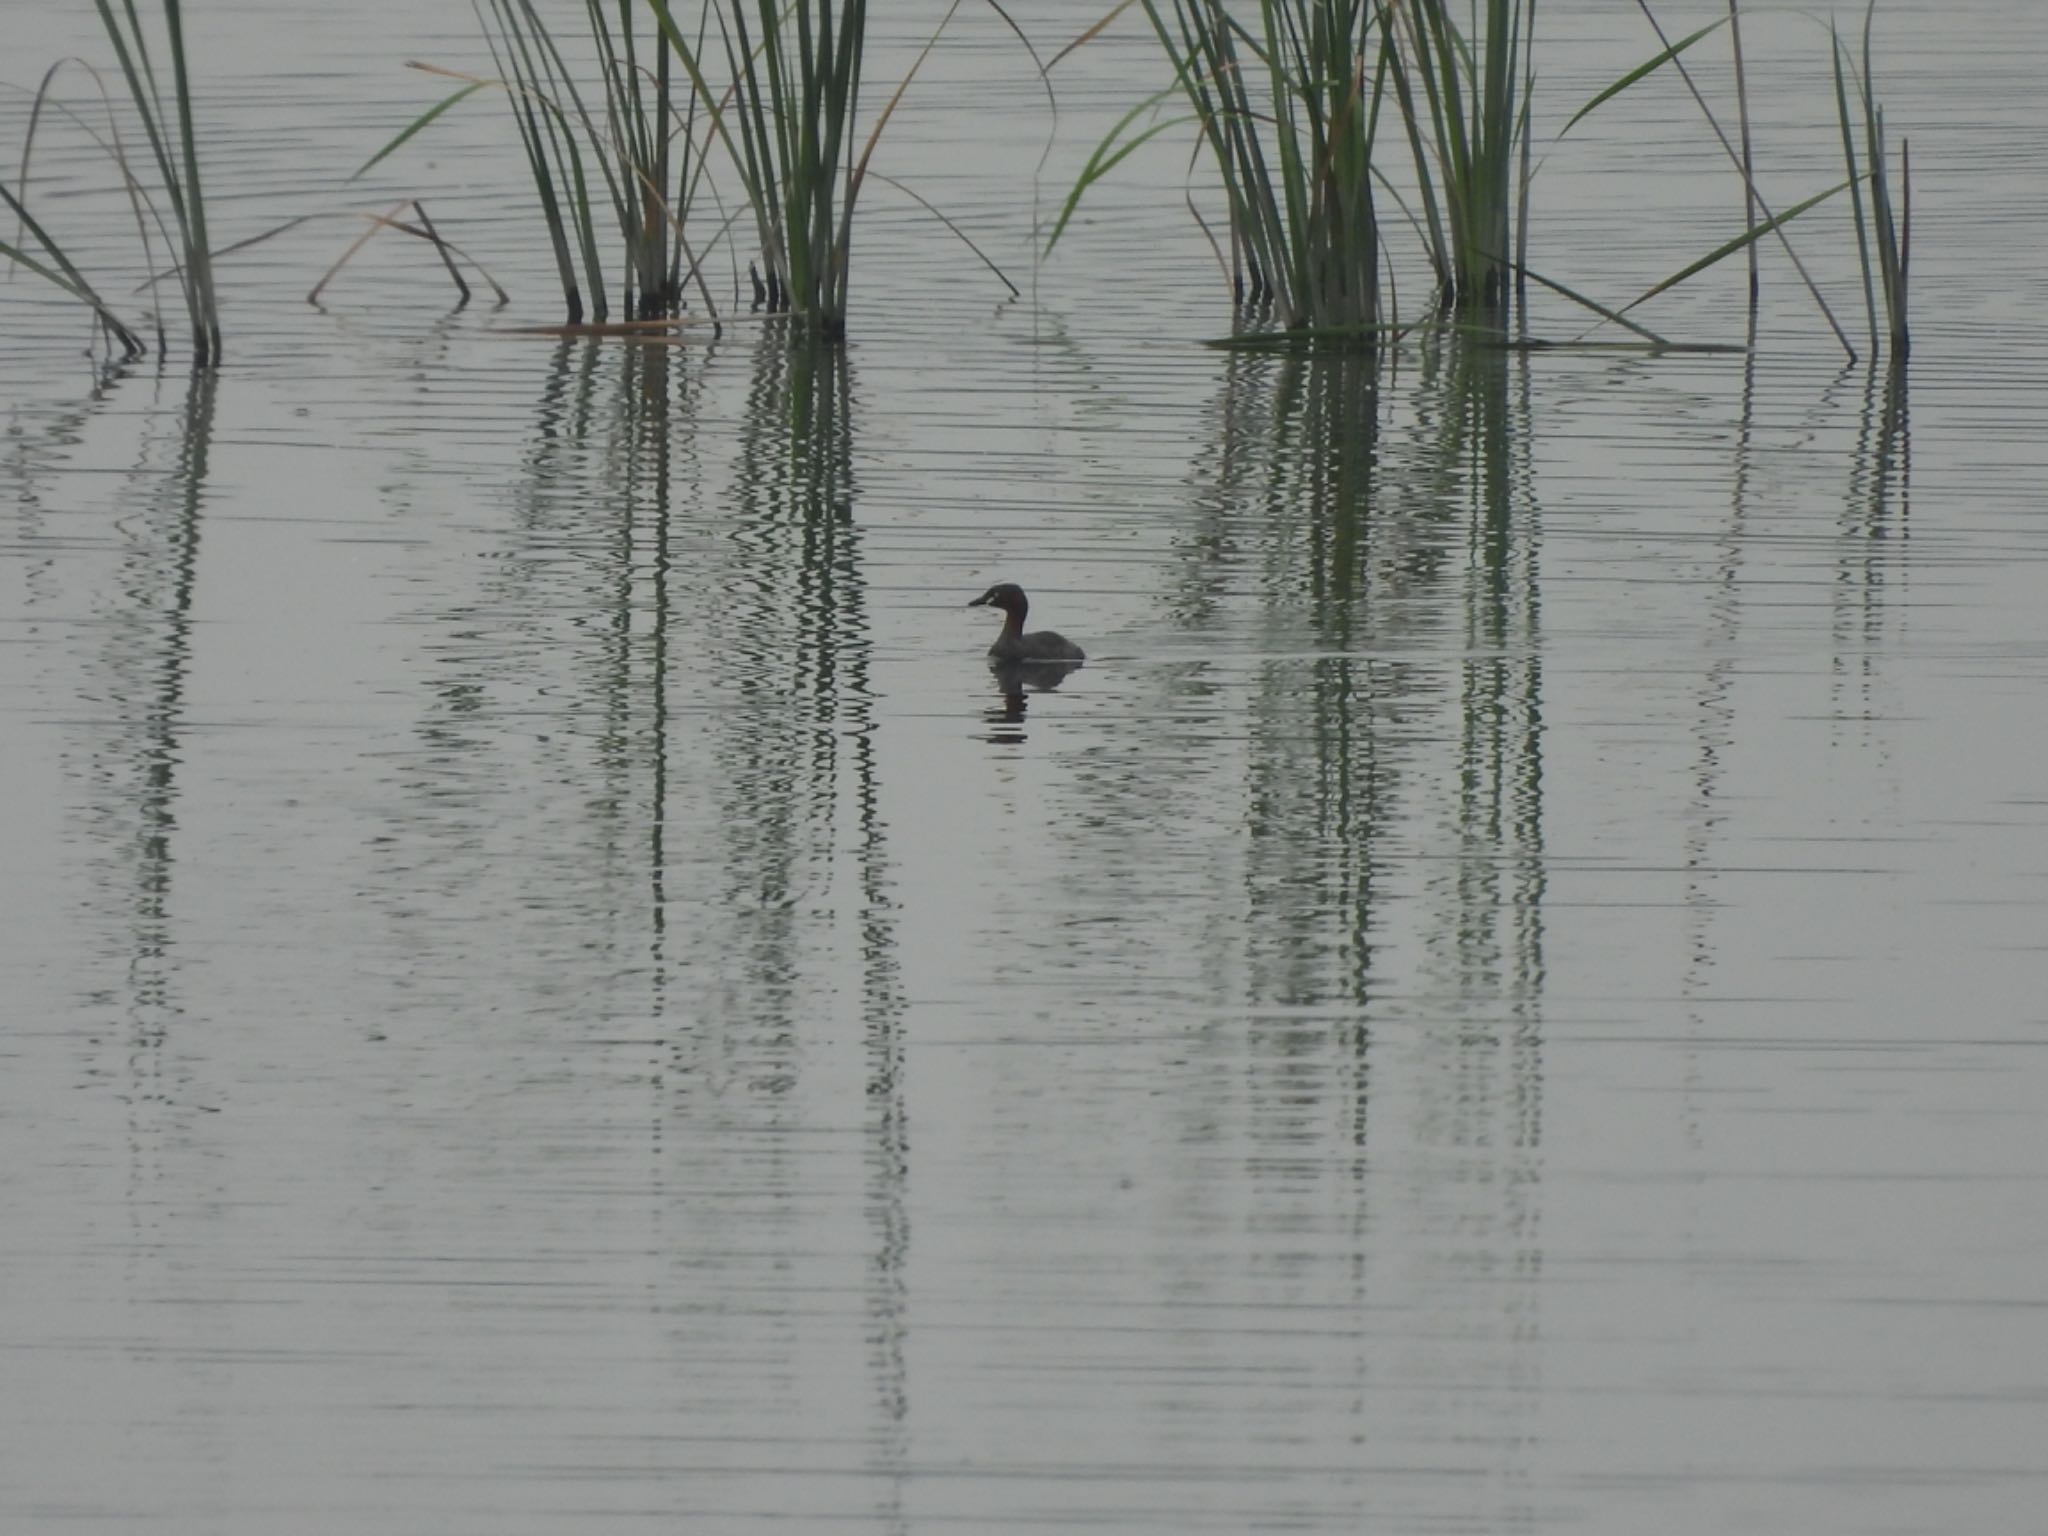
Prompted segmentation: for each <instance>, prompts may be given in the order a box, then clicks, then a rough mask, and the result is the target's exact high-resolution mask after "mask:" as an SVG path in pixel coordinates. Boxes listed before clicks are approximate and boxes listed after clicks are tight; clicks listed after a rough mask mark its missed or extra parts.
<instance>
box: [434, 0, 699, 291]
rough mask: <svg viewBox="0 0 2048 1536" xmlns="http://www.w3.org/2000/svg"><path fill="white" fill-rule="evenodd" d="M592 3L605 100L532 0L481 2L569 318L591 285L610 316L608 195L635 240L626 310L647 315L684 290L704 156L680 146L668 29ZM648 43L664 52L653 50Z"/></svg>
mask: <svg viewBox="0 0 2048 1536" xmlns="http://www.w3.org/2000/svg"><path fill="white" fill-rule="evenodd" d="M472 3H473V4H474V3H476V0H472ZM584 14H585V19H586V21H587V23H588V26H589V29H590V38H591V44H592V47H593V49H594V50H595V52H596V55H597V61H598V67H599V75H600V78H599V81H598V83H597V84H598V92H597V94H598V95H599V98H600V99H599V104H598V106H597V109H596V111H595V112H593V110H592V109H591V107H590V106H589V105H587V104H586V102H585V100H584V92H583V90H582V89H581V88H580V87H579V86H578V84H577V80H576V77H575V74H574V73H573V72H572V71H571V69H570V67H569V65H568V62H567V61H566V60H565V59H564V57H563V55H562V50H561V48H560V47H559V46H558V45H557V44H556V42H555V39H554V35H553V33H552V32H551V31H550V30H549V29H548V25H547V23H546V21H545V20H544V19H543V18H542V17H541V14H540V12H539V10H538V9H537V8H536V7H535V5H534V3H533V0H488V3H487V8H486V6H482V5H480V6H479V7H478V9H477V19H478V21H479V23H480V24H481V25H482V27H483V31H484V38H485V41H486V43H487V44H488V45H489V47H490V50H491V57H492V59H493V61H494V62H495V64H496V67H497V69H498V71H499V74H500V77H501V81H502V83H503V84H504V85H505V87H506V91H507V96H508V99H509V101H510V104H511V108H512V118H513V122H514V124H515V126H516V127H517V130H518V133H519V139H520V144H521V146H522V147H523V148H524V150H525V152H526V163H527V170H528V172H529V174H530V175H531V176H532V178H533V186H534V193H535V196H536V197H537V198H538V200H539V202H540V208H541V217H542V220H543V222H544V224H545V226H546V228H547V234H548V243H549V245H550V246H551V247H552V248H553V250H554V256H555V269H556V272H557V274H558V276H559V277H560V279H561V283H562V299H563V303H564V305H565V306H566V308H567V310H568V315H569V321H570V323H571V324H576V323H579V322H581V321H582V320H583V318H584V313H585V311H584V299H583V293H584V289H585V288H586V287H587V289H588V291H589V295H590V311H589V313H590V317H591V318H592V319H593V320H595V321H597V322H599V323H602V322H604V321H606V320H608V319H609V318H610V317H611V298H610V287H609V285H608V284H607V282H606V280H605V259H604V256H603V255H602V254H601V250H600V241H599V237H598V222H599V219H600V217H601V216H602V213H603V212H604V210H605V207H606V205H609V212H610V215H611V218H612V221H613V222H614V223H615V224H616V226H617V230H618V235H619V238H620V241H621V242H622V246H623V250H624V257H625V260H624V273H623V283H622V287H623V290H624V293H623V307H624V310H625V312H626V313H627V314H628V315H629V316H637V317H639V318H642V319H652V318H655V317H658V316H662V315H669V314H673V313H675V311H676V310H677V309H678V308H679V307H680V305H681V302H682V284H683V267H682V255H683V237H682V226H683V217H684V213H685V212H686V211H687V208H688V206H689V202H690V195H689V194H690V191H691V188H692V187H693V186H694V184H695V181H694V177H695V167H694V163H693V159H694V157H693V156H692V154H691V153H690V146H691V144H692V142H693V141H692V140H691V138H690V135H689V134H688V132H687V131H685V132H684V133H682V134H681V135H680V143H681V146H682V149H681V153H680V154H679V155H677V154H674V153H672V149H671V144H672V140H673V139H675V138H676V137H677V136H676V135H675V133H674V129H673V126H672V125H673V124H674V123H675V122H676V120H677V107H678V101H677V97H678V94H679V93H678V92H677V90H676V89H675V85H674V82H673V81H672V79H671V76H670V59H669V51H668V49H667V48H666V47H664V46H662V42H661V39H660V35H659V32H658V31H657V32H655V33H652V34H649V35H645V36H643V35H642V33H641V31H640V30H639V29H637V28H636V27H635V25H634V15H635V7H634V6H633V5H632V4H631V3H629V0H627V3H620V4H619V5H618V6H617V15H616V18H614V17H613V15H612V14H611V12H610V11H608V9H607V8H606V6H605V5H604V4H602V3H601V0H585V3H584ZM649 43H651V44H652V45H653V52H654V57H653V59H652V60H651V61H645V60H643V58H642V52H643V50H644V49H645V48H646V46H647V45H648V44H649ZM436 110H438V109H436ZM417 126H419V125H418V124H417V123H416V124H415V125H414V127H417ZM412 131H413V130H412V129H410V128H409V129H408V130H407V135H409V134H410V133H411V132H412ZM405 136H406V135H401V138H402V137H405ZM586 150H587V152H586ZM678 162H679V163H678ZM593 166H594V167H595V180H596V182H597V183H598V185H593V175H592V170H591V167H593ZM671 236H673V240H672V239H671ZM579 266H580V268H581V277H580V279H579V276H578V268H579Z"/></svg>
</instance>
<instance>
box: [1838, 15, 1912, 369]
mask: <svg viewBox="0 0 2048 1536" xmlns="http://www.w3.org/2000/svg"><path fill="white" fill-rule="evenodd" d="M1876 10H1877V0H1870V6H1869V9H1867V10H1865V12H1864V13H1863V69H1862V72H1861V73H1860V74H1857V75H1856V95H1857V104H1858V105H1859V106H1860V107H1861V109H1862V113H1861V115H1862V118H1863V132H1864V144H1865V160H1866V164H1867V166H1868V173H1867V175H1866V173H1865V172H1864V171H1863V170H1862V169H1859V167H1858V165H1857V161H1856V135H1855V132H1854V131H1853V130H1852V129H1851V127H1850V118H1849V93H1848V88H1847V86H1846V84H1845V83H1844V80H1843V73H1842V60H1843V56H1844V54H1845V53H1846V52H1847V51H1848V45H1847V44H1846V43H1844V42H1843V41H1842V39H1841V37H1840V36H1839V35H1837V34H1836V32H1835V29H1834V24H1833V22H1832V21H1831V22H1830V23H1829V24H1828V35H1829V39H1830V41H1831V42H1832V44H1833V54H1834V65H1835V111H1836V115H1837V117H1838V118H1839V119H1840V122H1841V128H1842V158H1843V160H1844V162H1845V163H1846V164H1847V166H1848V168H1849V197H1850V208H1851V210H1852V211H1853V214H1854V218H1855V223H1856V253H1857V256H1858V258H1859V260H1860V263H1861V266H1862V272H1863V307H1864V311H1865V313H1866V315H1867V316H1868V319H1869V323H1870V347H1871V351H1872V352H1875V351H1876V350H1877V349H1878V345H1879V341H1878V322H1877V303H1876V300H1875V297H1874V295H1873V293H1872V285H1871V281H1870V271H1871V261H1870V254H1871V247H1872V245H1873V244H1874V245H1875V246H1876V248H1877V273H1878V279H1879V283H1880V284H1881V286H1882V288H1883V292H1884V320H1885V336H1886V338H1887V339H1888V340H1889V341H1890V344H1891V350H1892V360H1893V361H1894V362H1901V363H1902V362H1904V361H1905V360H1906V358H1907V356H1908V354H1909V353H1910V352H1911V350H1912V340H1911V335H1910V332H1909V330H1908V328H1907V324H1906V275H1907V264H1908V261H1909V259H1910V257H1911V255H1912V244H1913V182H1912V159H1911V157H1910V154H1909V152H1908V149H1907V146H1906V145H1905V143H1903V142H1901V144H1900V146H1899V196H1900V204H1901V207H1900V210H1899V212H1898V213H1897V214H1894V212H1893V209H1892V198H1891V171H1890V165H1889V157H1888V156H1887V154H1886V150H1885V135H1884V108H1883V107H1880V106H1879V105H1877V101H1876V97H1875V93H1874V89H1873V85H1872V81H1873V79H1874V77H1873V75H1872V73H1871V65H1870V30H1871V22H1872V20H1873V18H1874V16H1875V13H1876ZM1850 69H1851V71H1852V72H1853V71H1854V69H1855V65H1854V63H1853V62H1852V63H1851V65H1850ZM1866 181H1867V182H1868V184H1869V188H1870V216H1869V221H1868V224H1866V222H1865V218H1864V207H1863V185H1864V183H1865V182H1866Z"/></svg>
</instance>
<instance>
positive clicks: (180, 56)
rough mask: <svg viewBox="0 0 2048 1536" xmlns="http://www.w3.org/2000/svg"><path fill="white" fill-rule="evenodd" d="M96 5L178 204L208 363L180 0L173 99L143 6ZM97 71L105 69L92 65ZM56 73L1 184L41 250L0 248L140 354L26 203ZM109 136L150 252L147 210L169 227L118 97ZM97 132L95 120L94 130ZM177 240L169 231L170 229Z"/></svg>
mask: <svg viewBox="0 0 2048 1536" xmlns="http://www.w3.org/2000/svg"><path fill="white" fill-rule="evenodd" d="M94 3H95V5H96V6H97V7H98V10H99V16H100V23H101V25H102V26H103V27H104V28H105V29H106V33H107V40H108V41H109V42H110V43H112V44H113V47H114V56H115V58H116V59H118V60H119V61H120V65H121V75H122V79H123V81H124V82H125V83H126V85H127V87H128V96H129V99H130V101H131V102H132V104H133V105H134V108H135V113H136V117H137V118H138V119H139V120H140V122H141V124H142V128H143V132H144V134H145V135H146V136H147V138H148V140H149V148H150V154H151V156H152V157H153V158H154V159H155V161H156V168H157V177H158V181H159V183H160V185H161V186H162V189H163V193H164V197H165V199H166V200H167V201H168V202H169V203H170V205H171V214H172V220H173V222H174V224H175V225H176V228H177V235H176V238H175V239H174V240H170V243H171V245H172V246H173V248H174V252H175V255H176V257H177V265H176V268H175V271H176V276H177V279H178V285H179V290H180V292H181V293H182V295H183V297H184V300H185V311H186V315H187V317H188V319H189V321H190V323H191V328H192V354H193V362H194V364H195V366H198V367H202V368H203V367H206V366H208V365H210V364H212V363H214V362H217V361H218V360H219V359H220V355H221V339H220V311H219V305H218V303H217V301H216V298H215V294H214V286H213V259H212V255H211V251H210V247H209V246H208V243H207V236H206V198H205V195H204V193H203V191H202V189H201V186H200V179H199V148H198V135H197V133H196V131H195V130H194V127H193V121H192V79H191V74H190V72H189V70H188V68H187V66H186V57H185V19H184V11H183V8H182V6H181V5H180V4H179V0H164V42H163V51H164V54H165V56H166V57H167V59H168V62H169V67H170V74H171V97H170V102H169V105H168V107H167V106H166V102H165V98H164V94H163V90H162V87H161V86H160V84H159V83H158V79H157V70H156V61H155V58H154V56H153V55H152V53H151V51H150V42H149V33H148V31H147V29H145V28H144V26H143V24H142V18H141V16H140V15H139V14H137V11H136V8H135V0H121V7H120V9H119V10H118V11H116V10H115V8H114V6H113V5H112V4H110V3H109V0H94ZM85 68H86V69H88V70H89V71H90V72H91V73H92V74H93V75H94V76H95V78H97V77H98V71H97V70H92V68H91V66H90V65H86V66H85ZM56 72H57V66H52V67H51V69H50V71H49V72H48V73H47V74H45V75H44V77H43V85H42V89H41V90H39V91H38V92H37V94H36V107H35V111H34V112H33V113H32V114H31V116H30V118H29V131H28V142H26V143H24V145H23V148H22V181H21V184H20V185H19V186H18V188H17V189H16V190H14V191H10V190H9V189H8V188H7V187H5V186H0V203H4V204H6V206H7V207H8V209H9V210H10V211H11V212H12V213H13V214H14V215H15V218H16V220H17V221H18V223H19V225H20V228H21V230H22V232H23V233H24V234H25V235H26V236H27V237H28V238H29V239H30V240H32V241H33V242H34V244H35V246H36V247H37V248H38V249H40V251H41V252H42V256H41V257H37V256H34V255H31V254H30V253H29V252H28V251H27V250H25V249H23V248H22V247H20V246H18V245H12V244H7V243H4V242H0V256H4V257H6V258H7V259H9V260H10V261H12V262H14V263H15V264H16V265H18V266H21V267H24V268H26V269H27V270H29V271H31V272H34V273H36V274H37V275H38V276H40V277H43V278H46V279H47V280H49V281H50V282H53V283H55V284H56V285H57V286H58V287H60V288H62V289H64V290H65V291H66V292H68V293H70V294H72V295H73V296H74V297H76V298H78V299H80V300H82V301H83V302H84V303H85V304H86V305H87V306H89V307H90V308H91V310H92V311H93V314H94V315H95V316H96V317H97V318H98V320H99V322H100V325H101V326H102V327H103V328H104V330H105V332H106V334H107V336H108V337H109V338H110V339H111V340H112V341H113V342H114V343H115V344H117V345H119V346H120V347H121V349H122V350H123V351H124V352H126V353H127V354H128V355H129V356H131V357H135V356H140V355H141V353H142V351H143V350H144V349H143V345H142V342H141V339H140V338H139V337H137V336H136V335H135V333H134V331H133V330H132V329H130V328H129V327H128V326H127V325H125V324H124V323H123V322H122V321H121V320H120V319H119V318H118V317H117V316H116V315H115V314H114V312H113V310H112V309H111V308H109V307H108V305H107V303H106V302H105V300H103V299H102V298H101V297H100V296H99V294H98V293H97V292H96V291H95V290H94V288H93V286H92V284H91V283H90V282H88V281H87V280H86V278H85V275H84V273H83V272H81V271H80V270H79V268H78V265H77V263H76V262H74V261H73V260H72V259H71V258H70V256H69V255H67V254H66V253H65V251H64V250H63V248H62V247H61V246H60V245H59V244H58V242H57V240H56V238H55V237H54V236H53V235H51V233H50V232H49V231H48V230H47V229H46V228H45V227H44V226H43V225H42V224H41V223H40V222H39V221H38V220H37V219H36V218H34V217H33V216H32V215H31V214H30V213H29V211H28V208H27V206H26V199H27V195H28V186H27V176H28V162H29V154H30V151H31V148H32V147H33V141H34V137H35V124H36V120H37V118H38V117H39V116H40V115H41V112H42V107H43V100H44V97H45V96H46V95H47V94H48V92H49V89H50V84H51V81H52V79H53V78H54V76H55V75H56ZM100 94H101V97H102V99H103V100H105V99H106V98H107V92H106V87H105V84H104V82H102V84H101V87H100ZM59 110H61V111H64V112H66V114H67V115H69V116H73V117H74V118H75V117H76V114H74V113H70V112H69V109H68V108H60V109H59ZM108 118H109V128H110V131H109V135H108V137H107V138H106V139H100V138H99V136H98V135H97V134H94V135H93V137H94V139H95V140H96V141H97V142H98V143H99V144H100V147H101V148H102V150H104V151H105V152H106V153H107V155H108V156H109V158H111V159H112V160H113V161H114V163H115V165H116V167H117V168H118V169H119V171H120V173H121V180H122V183H123V185H124V187H125V189H126V190H127V193H128V196H129V199H130V202H131V204H132V205H133V206H134V208H135V211H136V223H137V226H138V229H139V232H140V234H141V239H142V246H143V254H144V257H145V259H146V260H151V264H152V266H153V265H154V263H153V259H152V258H151V257H150V245H149V233H148V224H147V223H145V222H144V219H143V210H144V209H145V208H146V209H147V210H148V213H149V215H150V218H151V219H153V220H154V222H155V223H156V225H157V228H158V229H159V230H164V223H163V216H162V214H161V212H159V211H158V209H157V206H156V202H155V200H154V199H153V198H152V197H151V196H150V195H149V190H148V188H147V187H146V186H145V185H144V184H143V182H142V181H141V180H140V179H139V178H138V177H137V176H136V174H135V171H134V169H133V168H132V167H131V166H130V165H129V163H128V157H127V154H126V152H125V149H124V146H123V144H122V141H121V132H120V127H119V124H118V121H116V120H115V118H114V112H113V107H112V104H111V102H109V103H108ZM86 131H87V132H88V133H91V132H92V130H91V129H90V128H89V127H88V128H87V130H86ZM165 234H166V238H167V239H169V233H168V231H165ZM157 334H158V339H159V342H161V340H162V335H163V327H162V322H161V320H159V321H158V327H157Z"/></svg>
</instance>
